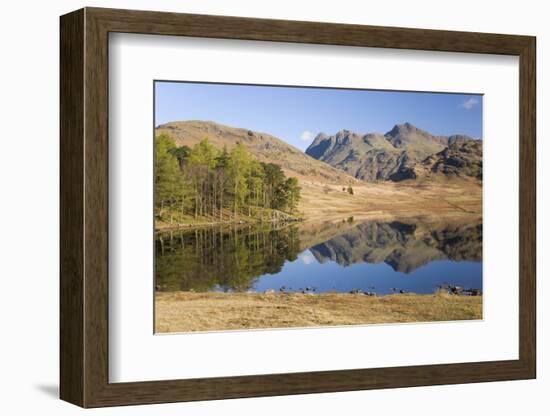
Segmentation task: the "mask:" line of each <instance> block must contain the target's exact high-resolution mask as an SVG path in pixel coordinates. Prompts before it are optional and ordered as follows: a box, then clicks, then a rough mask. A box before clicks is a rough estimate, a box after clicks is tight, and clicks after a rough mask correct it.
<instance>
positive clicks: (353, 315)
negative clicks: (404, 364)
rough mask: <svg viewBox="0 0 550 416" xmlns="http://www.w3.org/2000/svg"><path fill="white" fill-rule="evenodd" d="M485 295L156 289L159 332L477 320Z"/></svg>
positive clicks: (157, 328) (481, 313)
mask: <svg viewBox="0 0 550 416" xmlns="http://www.w3.org/2000/svg"><path fill="white" fill-rule="evenodd" d="M482 306H483V296H457V295H449V294H446V293H435V294H412V293H406V294H388V295H378V296H365V295H364V294H363V293H356V294H355V293H354V294H351V293H319V294H315V295H313V294H308V293H295V292H292V293H277V292H270V293H223V292H222V293H220V292H204V293H198V292H183V291H180V292H156V293H155V332H158V333H169V332H197V331H220V330H238V329H240V330H243V329H269V328H293V327H319V326H340V325H367V324H381V323H388V324H389V323H404V322H435V321H460V320H479V319H482V317H483V316H482V315H483V307H482Z"/></svg>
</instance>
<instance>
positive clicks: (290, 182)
mask: <svg viewBox="0 0 550 416" xmlns="http://www.w3.org/2000/svg"><path fill="white" fill-rule="evenodd" d="M535 107H536V97H535V38H533V37H529V36H516V35H499V34H485V33H467V32H450V31H434V30H421V29H403V28H389V27H373V26H360V25H342V24H327V23H314V22H295V21H280V20H264V19H250V18H239V17H225V16H205V15H189V14H175V13H159V12H146V11H129V10H113V9H98V8H85V9H82V10H78V11H75V12H73V13H70V14H67V15H65V16H62V17H61V305H60V312H61V317H60V322H61V388H60V395H61V398H62V399H64V400H66V401H69V402H71V403H74V404H77V405H80V406H83V407H101V406H114V405H127V404H145V403H162V402H175V401H190V400H212V399H223V398H237V397H256V396H267V395H286V394H303V393H318V392H335V391H349V390H361V389H375V388H395V387H408V386H421V385H436V384H454V383H470V382H483V381H499V380H514V379H528V378H534V377H535V375H536V334H535V310H536V307H535V280H536V279H535V240H536V239H535V214H536V212H535V197H536V195H535V159H536V157H535V156H536V153H535V114H536V111H535Z"/></svg>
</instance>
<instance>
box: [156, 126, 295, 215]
mask: <svg viewBox="0 0 550 416" xmlns="http://www.w3.org/2000/svg"><path fill="white" fill-rule="evenodd" d="M299 201H300V186H299V184H298V180H297V179H296V178H287V177H286V176H285V174H284V172H283V171H282V169H281V167H280V166H279V165H277V164H274V163H262V162H259V161H258V160H256V159H255V158H254V157H253V156H252V155H251V154H250V153H249V152H248V150H247V149H246V147H245V146H244V145H242V144H240V143H237V144H236V146H235V147H233V149H231V151H228V150H227V149H226V148H224V149H223V150H219V149H217V148H216V147H214V146H213V145H212V144H211V143H210V142H209V141H208V139H204V140H203V141H201V142H200V143H197V144H196V145H195V146H193V147H192V148H190V147H188V146H182V147H177V146H176V145H175V143H174V141H173V140H172V139H171V138H170V137H169V136H168V135H167V134H160V135H158V136H157V137H156V139H155V214H156V215H157V216H158V217H163V216H165V214H169V215H170V217H171V216H173V215H174V213H181V214H182V215H192V216H194V217H204V216H209V217H214V218H218V219H219V220H222V219H223V218H224V216H226V217H227V216H231V217H233V218H235V219H236V218H238V217H239V216H242V215H247V216H254V215H255V213H256V211H257V210H258V209H272V210H277V211H284V212H287V213H289V214H294V213H295V212H296V209H297V207H298V203H299Z"/></svg>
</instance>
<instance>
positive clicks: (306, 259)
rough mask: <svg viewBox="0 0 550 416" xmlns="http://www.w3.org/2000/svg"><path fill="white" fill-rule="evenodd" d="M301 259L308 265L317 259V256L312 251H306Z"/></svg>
mask: <svg viewBox="0 0 550 416" xmlns="http://www.w3.org/2000/svg"><path fill="white" fill-rule="evenodd" d="M300 259H301V260H302V262H303V263H304V264H305V265H306V266H307V265H308V264H311V263H313V262H314V261H315V257H313V254H311V253H305V254H302V255H301V256H300Z"/></svg>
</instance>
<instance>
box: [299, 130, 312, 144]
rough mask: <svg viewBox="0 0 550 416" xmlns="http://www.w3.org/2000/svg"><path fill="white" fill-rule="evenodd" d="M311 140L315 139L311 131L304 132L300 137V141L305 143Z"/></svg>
mask: <svg viewBox="0 0 550 416" xmlns="http://www.w3.org/2000/svg"><path fill="white" fill-rule="evenodd" d="M311 139H313V133H312V132H310V131H309V130H304V131H303V132H302V134H301V135H300V140H303V141H304V142H309V141H310V140H311Z"/></svg>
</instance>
